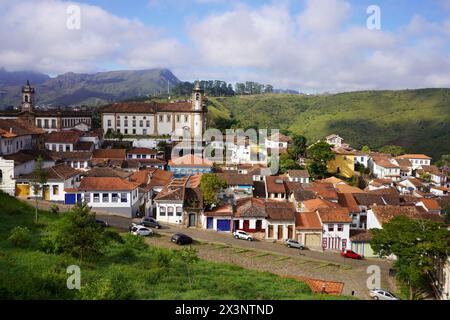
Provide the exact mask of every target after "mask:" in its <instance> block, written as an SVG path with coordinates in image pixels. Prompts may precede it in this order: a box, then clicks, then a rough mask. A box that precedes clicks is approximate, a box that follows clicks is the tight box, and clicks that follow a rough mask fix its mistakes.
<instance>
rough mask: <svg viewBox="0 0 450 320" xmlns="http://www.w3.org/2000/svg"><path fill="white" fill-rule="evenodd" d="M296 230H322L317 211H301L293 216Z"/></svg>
mask: <svg viewBox="0 0 450 320" xmlns="http://www.w3.org/2000/svg"><path fill="white" fill-rule="evenodd" d="M295 229H296V230H322V223H321V222H320V219H319V216H318V215H317V212H315V211H314V212H301V213H297V214H296V216H295Z"/></svg>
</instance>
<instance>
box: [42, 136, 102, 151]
mask: <svg viewBox="0 0 450 320" xmlns="http://www.w3.org/2000/svg"><path fill="white" fill-rule="evenodd" d="M45 148H46V149H47V150H50V151H54V152H92V151H94V143H93V142H90V141H82V138H81V134H80V133H79V132H76V131H64V132H61V131H60V132H52V133H50V134H48V135H47V136H46V137H45Z"/></svg>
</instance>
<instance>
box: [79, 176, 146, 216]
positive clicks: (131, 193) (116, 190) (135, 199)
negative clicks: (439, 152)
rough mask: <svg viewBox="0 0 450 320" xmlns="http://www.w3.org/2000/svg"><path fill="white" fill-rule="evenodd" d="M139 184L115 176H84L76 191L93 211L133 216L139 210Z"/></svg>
mask: <svg viewBox="0 0 450 320" xmlns="http://www.w3.org/2000/svg"><path fill="white" fill-rule="evenodd" d="M138 187H139V185H138V184H137V183H134V182H129V181H127V180H124V179H121V178H117V177H86V178H83V179H82V180H81V183H80V187H79V188H78V191H77V193H79V194H81V200H82V201H86V202H87V203H88V205H89V206H90V207H92V208H93V209H94V211H95V209H97V210H101V211H105V212H109V213H111V214H115V215H119V216H124V217H127V218H134V217H136V216H137V214H138V212H139V188H138Z"/></svg>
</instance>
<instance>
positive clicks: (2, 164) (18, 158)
mask: <svg viewBox="0 0 450 320" xmlns="http://www.w3.org/2000/svg"><path fill="white" fill-rule="evenodd" d="M39 156H41V157H42V159H43V161H42V167H43V168H49V167H52V166H53V165H54V164H55V162H54V161H53V160H52V159H51V158H50V157H49V156H48V155H47V154H46V153H45V152H43V151H37V150H23V151H20V152H18V153H15V154H11V155H6V156H3V157H0V177H1V179H0V180H1V182H0V190H2V191H3V192H5V193H8V194H9V195H11V196H14V195H16V196H21V197H28V196H29V194H30V190H29V184H26V185H23V186H21V185H20V184H18V185H17V187H16V179H17V178H18V177H19V176H22V175H28V174H31V173H32V172H33V170H34V167H35V164H36V159H37V158H38V157H39Z"/></svg>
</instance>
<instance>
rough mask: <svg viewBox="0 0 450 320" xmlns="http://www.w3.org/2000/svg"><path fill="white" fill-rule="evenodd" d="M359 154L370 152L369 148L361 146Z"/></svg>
mask: <svg viewBox="0 0 450 320" xmlns="http://www.w3.org/2000/svg"><path fill="white" fill-rule="evenodd" d="M361 152H362V153H369V152H370V148H369V146H363V147H362V148H361Z"/></svg>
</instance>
